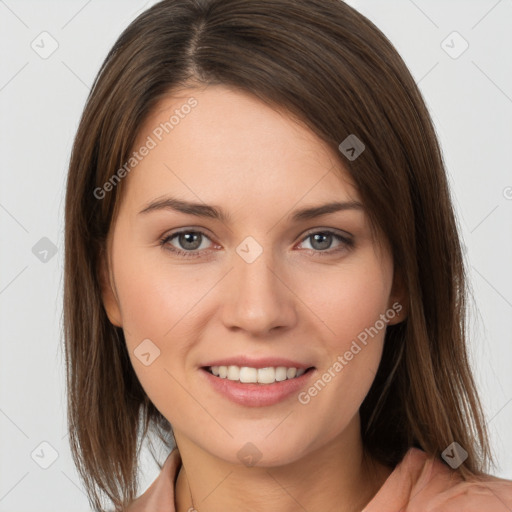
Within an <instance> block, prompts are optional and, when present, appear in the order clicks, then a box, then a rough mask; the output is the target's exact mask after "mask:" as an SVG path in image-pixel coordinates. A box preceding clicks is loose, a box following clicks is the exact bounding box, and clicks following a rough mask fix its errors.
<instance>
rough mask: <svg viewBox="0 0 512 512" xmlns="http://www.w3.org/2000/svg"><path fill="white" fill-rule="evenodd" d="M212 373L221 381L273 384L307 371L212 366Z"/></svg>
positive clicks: (280, 368)
mask: <svg viewBox="0 0 512 512" xmlns="http://www.w3.org/2000/svg"><path fill="white" fill-rule="evenodd" d="M210 371H211V373H213V375H215V376H217V377H220V378H221V379H228V380H233V381H240V382H243V383H259V384H272V383H274V382H281V381H283V380H286V379H294V378H296V377H300V376H301V375H303V374H304V372H305V371H306V370H305V369H303V368H301V369H299V370H297V368H286V366H278V367H277V368H272V367H267V368H250V367H248V366H242V367H239V366H233V365H231V366H211V367H210Z"/></svg>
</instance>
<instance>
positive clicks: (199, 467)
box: [175, 415, 391, 512]
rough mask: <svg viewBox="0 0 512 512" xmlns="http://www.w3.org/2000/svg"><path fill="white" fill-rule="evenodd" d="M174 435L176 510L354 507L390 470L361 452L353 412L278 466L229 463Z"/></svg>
mask: <svg viewBox="0 0 512 512" xmlns="http://www.w3.org/2000/svg"><path fill="white" fill-rule="evenodd" d="M175 438H176V442H177V445H178V449H179V451H180V456H181V459H182V467H181V469H180V472H179V474H178V478H177V480H176V493H175V502H176V512H189V511H190V512H191V511H193V510H196V511H197V512H220V511H225V510H237V509H238V510H247V509H249V510H251V511H254V512H263V511H265V512H266V511H268V510H269V509H270V510H273V511H275V512H295V511H296V510H297V508H299V509H305V510H325V511H326V512H329V511H333V512H334V511H336V512H356V511H360V510H362V508H364V506H365V505H366V504H367V503H368V502H369V501H370V500H371V499H372V498H373V496H374V495H375V494H376V492H377V491H378V489H379V488H380V487H381V486H382V484H383V483H384V480H385V479H386V478H387V477H388V476H389V474H390V472H391V469H389V468H386V467H385V466H382V465H380V464H378V463H377V462H376V461H374V460H372V459H371V458H369V457H368V456H365V454H364V451H363V447H362V442H361V437H360V433H359V416H358V415H357V416H356V418H354V420H353V422H352V423H351V424H350V425H349V426H348V427H347V429H345V431H344V432H343V433H342V435H340V436H338V437H336V438H334V439H333V440H332V441H331V442H329V443H327V444H325V445H323V446H321V447H320V448H318V449H316V450H313V451H311V452H308V453H305V454H304V456H303V457H301V458H300V459H298V460H296V461H294V462H291V463H289V464H286V465H283V466H272V467H264V466H252V467H245V466H244V465H234V464H230V463H227V462H226V461H223V460H222V459H219V458H218V457H215V456H214V455H212V454H210V453H208V452H205V451H203V450H202V449H201V448H200V447H198V446H197V445H195V444H194V443H192V442H191V441H190V440H189V439H187V438H186V437H185V436H183V435H181V433H178V432H175Z"/></svg>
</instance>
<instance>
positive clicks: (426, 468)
mask: <svg viewBox="0 0 512 512" xmlns="http://www.w3.org/2000/svg"><path fill="white" fill-rule="evenodd" d="M416 456H417V457H418V454H416ZM511 510H512V481H510V480H504V479H501V478H496V477H494V476H491V475H482V476H478V477H476V476H475V477H473V478H472V479H471V480H467V481H465V480H463V479H462V477H460V475H459V474H458V473H457V472H455V471H454V470H452V469H451V468H449V467H448V466H447V465H446V464H444V463H443V462H441V461H440V460H437V459H434V458H428V457H427V455H426V454H425V455H424V462H423V466H422V471H421V473H420V475H419V477H418V479H417V480H416V482H414V483H413V485H412V487H411V492H410V495H409V500H408V503H407V507H406V508H405V512H483V511H485V512H509V511H511Z"/></svg>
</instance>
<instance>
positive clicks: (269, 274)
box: [224, 237, 295, 332]
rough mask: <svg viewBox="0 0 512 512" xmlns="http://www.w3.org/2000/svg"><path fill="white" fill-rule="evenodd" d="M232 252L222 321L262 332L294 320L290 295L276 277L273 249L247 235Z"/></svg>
mask: <svg viewBox="0 0 512 512" xmlns="http://www.w3.org/2000/svg"><path fill="white" fill-rule="evenodd" d="M236 253H237V254H234V255H233V265H234V267H235V268H234V269H233V272H232V276H231V280H230V290H229V299H228V300H227V303H228V305H227V307H226V308H225V315H224V322H225V323H226V325H227V326H230V327H235V326H236V327H239V328H242V329H244V330H248V331H253V332H257V331H259V332H265V331H268V330H270V329H273V328H275V327H278V326H282V327H284V326H289V325H291V324H292V323H293V322H294V321H295V317H294V304H293V294H292V293H291V292H290V291H289V290H288V289H287V287H286V286H285V284H284V283H283V281H285V278H284V276H279V268H280V266H279V265H277V266H276V264H275V261H274V258H273V251H272V249H271V248H270V247H268V246H267V247H265V248H264V247H263V245H262V244H260V243H259V242H258V241H256V239H254V238H253V237H247V238H246V239H244V241H242V242H241V243H240V244H239V245H238V247H237V248H236Z"/></svg>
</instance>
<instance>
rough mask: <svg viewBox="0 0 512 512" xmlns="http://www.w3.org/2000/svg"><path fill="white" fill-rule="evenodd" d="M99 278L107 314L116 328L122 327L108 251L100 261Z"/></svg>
mask: <svg viewBox="0 0 512 512" xmlns="http://www.w3.org/2000/svg"><path fill="white" fill-rule="evenodd" d="M98 270H99V278H100V287H101V298H102V300H103V307H104V308H105V311H106V313H107V316H108V319H109V320H110V322H111V323H112V324H113V325H115V326H116V327H122V326H123V322H122V316H121V309H120V307H119V302H118V299H117V294H116V293H115V292H114V290H115V286H114V282H113V279H112V278H111V274H110V267H109V265H108V260H107V256H106V251H104V250H102V251H101V255H100V261H99V269H98Z"/></svg>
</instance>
